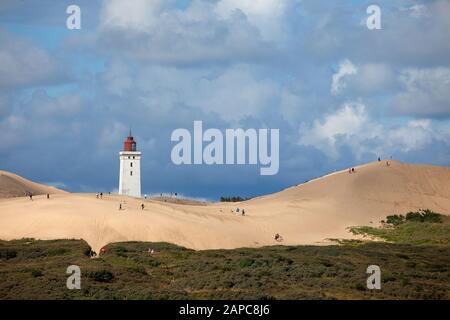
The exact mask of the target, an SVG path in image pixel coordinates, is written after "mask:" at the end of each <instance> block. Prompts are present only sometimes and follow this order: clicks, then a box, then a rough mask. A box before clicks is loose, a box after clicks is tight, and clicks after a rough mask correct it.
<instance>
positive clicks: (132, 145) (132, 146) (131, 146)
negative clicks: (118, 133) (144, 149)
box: [123, 131, 136, 151]
mask: <svg viewBox="0 0 450 320" xmlns="http://www.w3.org/2000/svg"><path fill="white" fill-rule="evenodd" d="M123 151H136V141H134V139H133V136H132V135H131V131H130V135H129V136H128V137H127V140H125V142H124V143H123Z"/></svg>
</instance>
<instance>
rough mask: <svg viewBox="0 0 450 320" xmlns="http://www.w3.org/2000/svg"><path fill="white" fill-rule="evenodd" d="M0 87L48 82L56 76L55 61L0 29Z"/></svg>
mask: <svg viewBox="0 0 450 320" xmlns="http://www.w3.org/2000/svg"><path fill="white" fill-rule="evenodd" d="M0 43H1V46H0V88H1V87H7V88H10V87H18V86H19V87H20V86H29V85H33V84H37V83H39V84H41V85H42V84H48V83H50V82H51V81H52V80H54V79H55V78H56V77H57V76H58V74H57V73H58V72H59V71H58V69H57V65H56V63H55V61H54V60H53V59H52V57H51V56H50V55H48V54H47V53H46V52H45V51H44V50H41V49H39V48H37V47H35V46H33V44H32V43H31V42H29V41H26V40H22V39H20V38H15V37H12V36H11V35H10V34H8V33H6V32H5V31H3V30H2V29H0Z"/></svg>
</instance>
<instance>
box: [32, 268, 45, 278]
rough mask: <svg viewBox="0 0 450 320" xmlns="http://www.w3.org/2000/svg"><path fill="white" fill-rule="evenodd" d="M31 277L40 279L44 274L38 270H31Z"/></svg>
mask: <svg viewBox="0 0 450 320" xmlns="http://www.w3.org/2000/svg"><path fill="white" fill-rule="evenodd" d="M31 275H32V276H33V277H35V278H37V277H42V276H43V275H44V274H43V273H42V271H41V270H39V269H33V270H31Z"/></svg>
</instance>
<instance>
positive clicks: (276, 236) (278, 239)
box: [274, 233, 283, 242]
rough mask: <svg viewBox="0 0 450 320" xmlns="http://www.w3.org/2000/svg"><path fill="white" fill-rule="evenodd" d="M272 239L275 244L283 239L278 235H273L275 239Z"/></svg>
mask: <svg viewBox="0 0 450 320" xmlns="http://www.w3.org/2000/svg"><path fill="white" fill-rule="evenodd" d="M274 239H275V241H277V242H281V241H283V237H282V236H280V234H278V233H277V234H275V237H274Z"/></svg>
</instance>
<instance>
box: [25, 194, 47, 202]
mask: <svg viewBox="0 0 450 320" xmlns="http://www.w3.org/2000/svg"><path fill="white" fill-rule="evenodd" d="M27 195H28V197H29V198H30V200H31V201H33V194H32V193H31V192H27ZM47 199H50V193H47Z"/></svg>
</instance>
